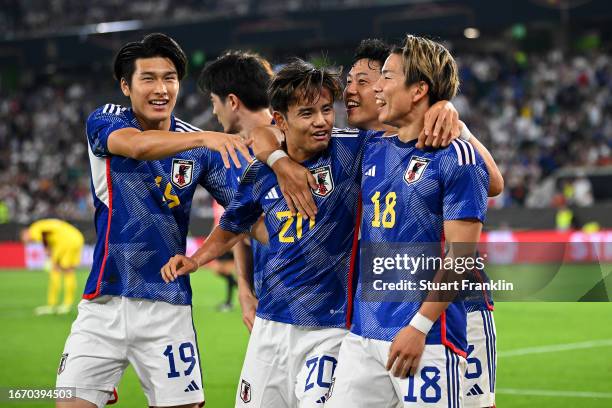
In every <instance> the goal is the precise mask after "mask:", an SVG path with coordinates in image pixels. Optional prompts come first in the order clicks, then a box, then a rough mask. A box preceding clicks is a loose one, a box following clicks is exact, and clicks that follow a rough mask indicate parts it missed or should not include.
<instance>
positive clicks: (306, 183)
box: [272, 157, 317, 219]
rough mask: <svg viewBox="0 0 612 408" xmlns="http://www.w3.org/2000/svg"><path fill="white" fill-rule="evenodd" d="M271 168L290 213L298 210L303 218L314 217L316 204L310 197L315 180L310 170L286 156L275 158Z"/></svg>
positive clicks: (314, 187) (314, 186) (315, 185)
mask: <svg viewBox="0 0 612 408" xmlns="http://www.w3.org/2000/svg"><path fill="white" fill-rule="evenodd" d="M272 170H274V173H275V174H276V178H277V179H278V185H279V186H280V190H281V193H282V194H283V197H285V201H286V202H287V206H288V207H289V211H291V214H294V215H295V213H296V212H299V213H301V214H302V215H303V216H304V219H308V218H309V217H310V218H314V217H315V215H316V214H317V205H316V204H315V202H314V199H313V198H312V191H311V189H316V188H317V182H316V181H315V179H314V177H313V176H312V174H311V173H310V171H309V170H308V169H307V168H305V167H304V166H301V165H299V164H297V163H296V162H294V161H293V160H291V159H290V158H288V157H283V158H282V159H279V160H277V161H276V163H274V166H273V167H272Z"/></svg>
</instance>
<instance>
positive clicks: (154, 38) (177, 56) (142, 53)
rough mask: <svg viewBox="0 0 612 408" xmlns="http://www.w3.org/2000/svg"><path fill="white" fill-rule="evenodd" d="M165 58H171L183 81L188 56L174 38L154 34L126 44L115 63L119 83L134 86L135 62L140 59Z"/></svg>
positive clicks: (116, 77) (179, 77)
mask: <svg viewBox="0 0 612 408" xmlns="http://www.w3.org/2000/svg"><path fill="white" fill-rule="evenodd" d="M153 57H164V58H169V59H170V61H172V63H173V64H174V67H175V68H176V73H177V74H178V79H179V80H181V79H183V77H184V76H185V74H186V72H187V56H186V55H185V53H184V52H183V50H182V49H181V47H180V46H179V45H178V44H177V42H176V41H174V40H173V39H172V38H170V37H168V36H167V35H166V34H162V33H152V34H147V35H145V36H144V38H143V39H142V41H134V42H129V43H127V44H125V45H124V46H123V47H121V49H120V50H119V52H118V53H117V55H116V56H115V62H114V63H113V73H114V76H115V79H116V80H117V81H121V79H122V78H123V79H125V80H126V82H127V83H128V85H131V84H132V75H134V71H135V70H136V64H135V61H136V60H137V59H138V58H153Z"/></svg>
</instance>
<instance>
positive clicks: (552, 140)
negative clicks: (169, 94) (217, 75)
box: [0, 0, 612, 407]
mask: <svg viewBox="0 0 612 408" xmlns="http://www.w3.org/2000/svg"><path fill="white" fill-rule="evenodd" d="M155 31H160V32H164V33H166V34H168V35H170V36H172V37H173V38H175V39H176V40H177V41H178V43H179V44H181V46H182V47H183V49H184V50H185V51H186V53H187V54H188V56H189V59H190V67H189V75H188V76H187V78H186V79H185V80H184V81H183V82H182V86H181V92H180V95H179V102H178V104H177V108H176V115H177V116H178V117H180V118H181V119H183V120H186V121H188V122H190V123H192V124H194V125H196V126H198V127H200V128H203V129H210V130H213V129H218V125H217V123H216V120H215V118H214V117H213V115H212V107H211V106H210V102H209V100H208V99H207V98H206V97H205V96H204V95H201V94H200V93H199V92H198V90H197V87H196V84H195V79H196V78H197V74H198V73H199V71H200V70H201V69H202V67H203V66H204V65H205V64H206V62H207V61H210V60H213V59H214V58H216V57H217V56H218V55H220V54H221V53H222V52H223V51H224V50H227V49H248V50H252V51H256V52H259V53H260V54H261V55H263V56H264V57H266V58H268V59H269V60H270V61H271V62H272V64H273V66H278V65H279V64H282V63H283V62H284V61H285V60H286V58H287V57H289V56H295V55H297V56H300V57H302V58H305V59H308V60H310V61H312V62H316V63H327V64H331V65H334V66H337V67H343V68H344V71H345V72H347V71H348V69H350V61H351V56H352V52H353V50H354V49H355V47H356V46H357V45H358V43H359V42H360V41H361V40H362V39H364V38H369V37H377V38H381V39H384V40H386V41H388V42H389V43H395V42H401V39H402V37H403V36H404V35H405V34H406V33H413V34H417V35H424V36H427V37H430V38H432V39H436V40H439V41H442V42H443V43H444V44H445V45H446V46H447V47H448V48H449V49H450V50H451V52H452V53H453V54H454V56H455V57H456V59H457V61H458V64H459V67H460V75H461V89H460V93H459V95H458V96H457V97H456V98H455V99H454V100H453V103H454V104H455V106H456V107H457V109H458V111H459V114H460V118H461V119H462V120H463V121H465V122H466V123H467V125H468V126H469V128H470V129H471V130H472V132H473V133H474V134H475V135H476V136H477V137H478V138H479V139H480V140H481V141H483V142H484V144H485V145H486V146H487V147H488V148H489V149H490V150H491V152H492V154H493V156H494V158H495V159H496V161H497V163H498V165H499V167H500V169H501V170H502V173H503V175H504V178H505V185H506V187H505V191H504V192H503V193H502V194H501V195H500V196H498V197H495V198H492V199H490V201H489V212H488V217H487V218H488V219H487V224H486V227H485V228H486V230H487V231H488V232H489V235H488V236H485V238H484V239H485V240H486V239H495V238H496V239H501V240H506V241H507V240H510V241H521V240H530V239H531V240H536V241H547V240H553V239H554V238H553V237H559V234H561V236H562V237H563V239H564V240H570V241H580V240H583V241H585V242H591V241H596V242H599V243H603V246H601V247H598V249H597V250H594V253H593V254H591V255H590V257H589V260H591V261H592V260H593V259H596V258H597V256H598V254H599V256H601V255H602V253H605V254H607V255H606V256H607V257H608V258H606V259H608V260H609V259H610V258H612V251H611V250H610V244H606V243H607V242H611V241H612V239H611V238H612V230H611V228H612V216H611V214H612V158H611V157H610V151H611V148H612V61H611V58H612V52H611V51H612V49H611V48H612V47H611V46H612V4H611V3H610V2H609V1H606V0H516V1H478V0H463V1H458V0H457V1H455V0H448V1H434V0H325V1H324V0H312V1H307V0H287V1H280V2H279V1H277V0H172V1H170V0H146V1H145V0H132V1H129V2H128V1H126V0H91V1H86V2H85V1H81V0H0V180H1V181H0V254H1V255H0V268H5V269H6V268H16V269H12V270H13V271H19V272H15V273H18V275H15V276H23V275H24V273H23V270H26V269H27V268H33V269H36V268H39V267H40V266H42V265H43V263H44V251H43V250H42V248H41V247H40V246H35V245H34V246H31V247H29V248H27V250H26V249H24V247H23V246H22V245H21V244H20V243H17V242H16V241H18V239H19V231H20V229H21V228H23V227H24V226H26V225H28V224H30V223H31V222H33V221H35V220H37V219H40V218H47V217H58V218H62V219H65V220H68V221H70V222H71V223H73V224H74V225H76V226H77V227H78V228H79V229H80V230H81V231H82V232H83V233H84V235H85V238H86V242H87V244H88V245H89V247H88V248H89V249H87V250H86V252H85V255H84V258H83V266H84V267H85V268H86V267H87V265H88V263H90V262H91V245H92V244H93V243H94V239H95V231H94V226H93V222H92V221H93V206H92V199H91V192H90V178H89V161H88V157H87V149H86V138H85V130H84V123H85V120H86V118H87V116H88V115H89V113H90V112H91V111H92V110H93V109H95V108H96V107H98V106H100V105H101V104H104V103H109V102H111V103H116V104H127V103H128V102H129V101H128V100H127V99H126V98H125V97H123V95H122V94H121V93H120V92H119V87H118V85H117V83H115V82H114V81H113V79H112V73H111V63H112V58H113V56H114V53H115V52H116V51H117V50H118V49H119V48H120V47H121V45H123V44H124V43H125V42H127V41H133V40H138V39H140V38H142V36H143V35H144V34H145V33H149V32H155ZM343 110H344V109H343V107H342V105H339V106H338V123H337V125H338V126H344V125H345V123H346V121H345V118H344V116H343ZM211 223H212V210H211V206H210V198H209V197H208V196H207V194H206V193H205V192H204V191H203V190H202V189H200V191H199V193H198V195H197V199H196V201H194V205H193V207H192V225H191V232H192V234H193V236H194V237H196V238H197V237H201V236H203V235H206V234H207V233H208V232H209V231H210V226H211ZM534 234H535V235H534ZM492 237H495V238H492ZM593 237H595V238H593ZM190 242H191V245H195V243H197V242H200V241H199V240H195V241H190ZM606 251H607V252H606ZM608 269H609V268H608ZM0 270H1V269H0ZM83 278H84V276H83ZM28 279H30V278H28ZM31 279H33V280H34V279H36V278H31ZM40 281H41V283H40V287H41V288H44V282H43V280H42V279H41V280H40ZM3 282H6V281H3ZM206 284H207V285H213V286H214V283H206ZM16 285H17V283H16V282H14V281H11V282H10V284H9V283H6V284H3V285H2V286H0V291H4V292H0V295H2V294H4V295H6V296H8V298H10V296H16V295H15V294H14V293H12V291H13V289H11V288H17V286H16ZM15 290H17V289H15ZM39 290H40V291H41V293H40V294H39V295H40V299H42V298H43V293H42V292H43V291H44V289H39ZM219 290H222V289H219ZM9 292H11V293H9ZM9 295H10V296H9ZM24 296H25V295H24ZM37 296H38V295H37ZM0 298H4V296H0ZM1 302H2V305H3V307H4V309H0V311H2V313H0V316H5V315H7V314H8V315H9V316H11V313H13V314H15V315H16V316H24V315H25V314H20V313H21V312H19V310H20V309H18V308H17V309H15V308H16V306H14V305H15V304H19V301H18V300H15V301H9V300H4V301H1ZM15 302H16V303H15ZM213 303H214V302H213ZM512 306H513V307H514V306H516V309H512V311H513V312H514V311H516V313H518V314H520V313H521V309H520V307H518V306H517V305H512ZM519 306H520V305H519ZM7 307H8V309H7ZM509 307H510V306H509ZM607 310H608V311H609V308H608V309H607ZM583 312H586V313H589V314H591V315H592V316H593V318H594V319H597V317H596V316H597V313H599V312H601V309H597V310H591V309H589V310H588V311H586V310H584V309H583ZM24 313H25V312H24ZM536 313H538V312H537V311H536ZM543 313H545V314H546V313H549V312H547V311H544V312H543ZM550 313H552V312H550ZM581 313H582V312H581ZM602 316H603V317H602V319H606V321H607V324H609V323H612V321H611V320H610V316H611V314H609V313H608V314H603V315H602ZM606 316H607V317H606ZM232 318H233V319H234V320H235V326H236V327H240V316H239V314H235V315H234V316H233V317H232ZM208 319H214V317H210V316H209V317H208ZM502 319H503V317H502ZM561 322H562V323H563V324H565V323H566V321H563V320H562V321H561ZM524 323H525V322H522V321H515V320H513V321H512V322H510V321H507V325H508V326H513V325H514V326H516V328H517V330H518V331H520V330H521V325H523V324H524ZM62 324H63V325H64V326H62V327H65V326H66V324H68V323H66V322H62ZM526 324H527V325H529V324H532V325H533V322H531V323H529V322H527V323H526ZM577 324H581V323H577ZM24 327H25V326H24ZM605 327H608V326H605ZM605 327H604V326H602V327H599V326H598V329H593V330H607V329H605ZM60 333H61V335H58V344H60V345H61V344H63V340H64V339H65V334H66V333H67V332H66V331H61V332H60ZM590 333H591V334H593V331H591V332H590ZM243 334H244V333H242V332H241V334H240V336H242V338H244V336H243ZM515 336H518V337H519V338H520V339H514V340H516V344H517V345H518V344H519V343H520V344H525V342H527V343H529V339H528V337H526V335H523V334H518V332H517V334H515ZM521 336H522V337H521ZM605 336H608V338H612V333H609V332H606V333H605ZM514 340H512V341H514ZM519 340H520V341H519ZM245 341H246V340H245ZM15 342H18V341H17V340H15ZM241 344H242V345H244V344H243V343H241ZM508 344H514V343H512V342H509V343H508ZM60 348H61V347H60ZM607 350H608V355H609V349H607ZM50 352H51V351H50ZM52 352H53V353H55V354H54V355H57V356H58V358H59V352H60V350H55V349H53V351H52ZM241 352H242V351H241ZM227 358H232V357H227ZM238 360H240V358H238ZM54 361H55V360H54ZM8 364H9V365H10V364H11V363H10V361H9V362H8ZM15 364H17V363H15ZM54 364H55V363H54ZM517 370H518V369H517ZM517 372H518V373H520V370H519V371H517ZM508 373H509V372H508ZM602 373H603V374H601V375H603V376H604V377H603V379H604V380H605V379H607V380H609V382H607V386H606V385H605V381H604V382H603V383H602V382H601V380H602V377H601V375H599V374H598V377H597V378H598V379H599V380H598V381H595V383H596V384H600V383H601V387H599V385H598V386H597V387H599V388H598V390H595V391H601V392H603V391H608V392H612V386H610V384H612V362H610V359H608V360H604V366H603V371H602ZM51 374H52V373H51ZM32 375H35V376H36V375H39V374H32ZM45 375H47V374H45ZM506 375H507V376H508V378H509V375H508V374H506ZM519 375H520V374H519ZM7 378H8V377H7ZM24 378H25V377H24ZM53 378H54V377H53V376H52V375H47V376H46V377H45V379H44V381H42V380H41V381H42V382H40V381H39V382H40V383H50V384H52V379H53ZM590 383H591V384H593V382H592V381H591V382H590ZM0 385H2V384H0ZM531 385H533V384H531ZM566 386H567V384H565V383H561V384H559V387H558V388H559V389H560V390H561V389H564V388H565V387H566ZM136 387H137V386H136ZM543 387H544V388H546V383H545V384H544V385H543ZM597 387H596V388H597ZM232 388H233V385H231V386H228V390H230V391H231V389H232ZM532 388H533V387H532ZM549 388H550V387H549ZM574 388H575V387H574ZM569 389H572V388H571V386H570V388H569ZM219 392H221V391H219ZM223 392H226V391H223ZM230 394H231V392H230ZM516 398H518V397H516ZM600 398H603V400H601V401H603V402H602V404H603V405H597V404H595V405H592V406H602V407H603V406H610V405H606V403H609V404H612V399H610V398H612V394H609V395H608V397H601V396H600ZM230 399H231V398H230ZM511 401H515V399H508V400H506V402H507V404H506V406H522V405H520V404H519V405H515V404H513V403H510V402H511ZM525 401H526V402H525V405H524V406H528V405H530V404H531V403H532V402H538V403H541V402H542V400H537V399H536V400H529V399H526V400H525ZM551 401H554V402H555V406H561V405H562V404H563V402H562V401H559V400H558V399H557V400H554V399H552V400H551ZM576 401H579V400H575V401H574V402H576ZM596 401H599V400H597V399H596ZM591 402H592V401H591ZM559 403H561V405H559ZM551 404H552V402H551ZM572 404H573V403H572ZM581 404H582V405H583V406H591V405H589V404H588V403H587V404H586V405H584V404H583V403H582V402H581ZM207 406H208V404H207ZM211 406H213V407H215V406H224V405H211ZM228 406H229V405H228ZM542 406H552V405H547V404H546V403H544V404H543V405H542ZM566 406H575V405H571V404H570V405H566Z"/></svg>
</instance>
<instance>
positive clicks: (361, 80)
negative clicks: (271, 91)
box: [344, 39, 504, 408]
mask: <svg viewBox="0 0 612 408" xmlns="http://www.w3.org/2000/svg"><path fill="white" fill-rule="evenodd" d="M389 53H390V48H389V46H387V45H386V44H385V43H383V42H382V41H380V40H376V39H367V40H363V41H362V42H361V44H360V45H359V47H358V48H357V50H356V51H355V55H354V56H353V64H352V67H351V70H350V72H349V74H348V76H347V80H346V87H345V88H344V103H345V105H346V108H347V114H348V122H349V125H351V126H354V127H357V128H360V129H375V130H385V134H386V135H393V134H396V133H397V128H395V127H393V126H390V125H386V124H384V123H382V122H380V121H379V119H378V111H379V108H378V106H377V105H376V103H375V93H374V85H375V84H376V82H377V81H378V79H379V78H380V75H381V68H382V66H383V64H384V62H385V60H386V59H387V57H388V56H389ZM448 105H450V106H452V104H450V103H448V104H446V105H445V104H441V103H440V102H438V103H436V104H434V105H433V106H432V107H430V108H429V109H428V110H427V112H426V113H425V120H424V127H423V131H422V133H421V134H420V135H419V136H420V139H419V142H418V143H417V146H422V145H420V144H419V143H422V142H423V141H424V144H425V145H433V146H445V145H446V144H447V142H446V141H447V140H448V137H449V133H450V130H451V129H450V128H451V127H452V123H449V124H448V125H443V124H444V123H445V122H444V119H445V116H446V117H452V116H454V114H455V113H456V112H454V111H449V112H444V110H446V109H447V108H448ZM437 109H444V110H442V111H440V113H438V111H437ZM443 112H444V114H443ZM436 115H437V117H436ZM434 118H435V119H436V122H435V125H434V124H433V122H432V120H433V119H434ZM459 123H460V124H461V125H462V126H463V129H464V132H465V133H466V134H467V135H470V137H469V138H468V140H467V141H468V142H469V143H470V144H471V145H472V146H473V147H474V148H475V149H476V150H477V151H478V153H480V155H481V156H482V158H483V159H484V161H485V163H486V165H487V171H488V173H489V191H488V194H489V196H491V197H493V196H496V195H498V194H499V193H501V191H502V190H503V186H504V180H503V177H502V175H501V172H500V171H499V169H498V168H497V165H496V163H495V161H494V159H493V157H492V156H491V154H490V153H489V151H488V150H487V149H486V147H485V146H484V145H483V144H482V143H480V141H478V140H477V139H476V137H475V136H473V135H471V133H470V132H469V131H468V130H467V127H465V125H464V124H463V122H461V121H459ZM449 125H451V126H449ZM446 128H448V129H446ZM447 130H448V131H447ZM440 135H441V136H440ZM424 138H425V139H424ZM466 308H467V311H468V314H467V320H468V329H467V341H468V363H469V364H468V367H467V370H466V374H465V387H464V389H465V392H464V399H465V401H464V402H465V405H466V406H467V407H469V408H479V407H490V406H493V405H495V388H494V385H495V371H496V365H497V364H496V359H495V355H496V347H495V322H494V320H493V313H492V309H493V306H492V300H490V296H489V295H487V296H485V297H480V298H478V299H474V300H473V301H470V302H466Z"/></svg>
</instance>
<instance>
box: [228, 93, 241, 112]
mask: <svg viewBox="0 0 612 408" xmlns="http://www.w3.org/2000/svg"><path fill="white" fill-rule="evenodd" d="M225 100H226V103H228V104H229V107H230V108H231V109H232V110H233V111H235V110H237V109H238V107H239V106H240V99H239V98H238V97H237V96H236V95H235V94H233V93H231V94H228V95H227V98H225Z"/></svg>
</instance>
